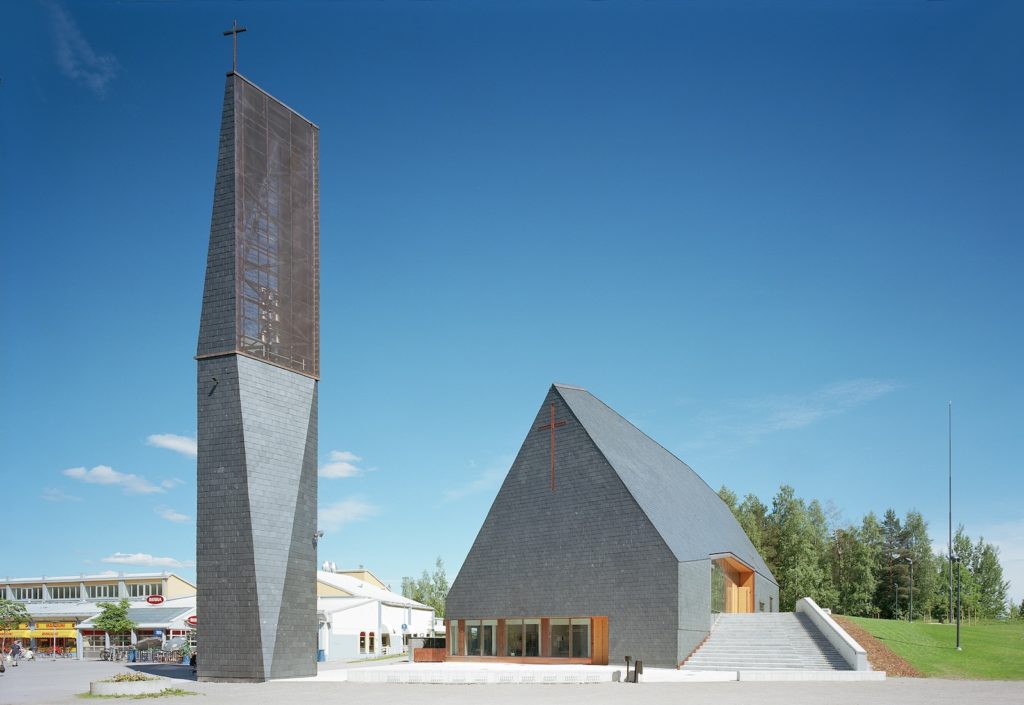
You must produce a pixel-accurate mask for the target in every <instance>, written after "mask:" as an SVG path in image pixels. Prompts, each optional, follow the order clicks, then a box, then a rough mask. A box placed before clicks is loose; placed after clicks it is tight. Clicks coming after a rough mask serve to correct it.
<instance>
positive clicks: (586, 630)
mask: <svg viewBox="0 0 1024 705" xmlns="http://www.w3.org/2000/svg"><path fill="white" fill-rule="evenodd" d="M572 657H573V658H590V620H589V619H574V620H572Z"/></svg>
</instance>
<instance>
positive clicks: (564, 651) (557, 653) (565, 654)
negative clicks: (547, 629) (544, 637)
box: [551, 619, 569, 658]
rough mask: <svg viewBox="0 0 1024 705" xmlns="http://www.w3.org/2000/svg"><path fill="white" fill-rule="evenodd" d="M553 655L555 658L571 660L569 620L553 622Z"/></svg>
mask: <svg viewBox="0 0 1024 705" xmlns="http://www.w3.org/2000/svg"><path fill="white" fill-rule="evenodd" d="M551 655H552V656H553V657H554V658H569V620H568V619H552V620H551Z"/></svg>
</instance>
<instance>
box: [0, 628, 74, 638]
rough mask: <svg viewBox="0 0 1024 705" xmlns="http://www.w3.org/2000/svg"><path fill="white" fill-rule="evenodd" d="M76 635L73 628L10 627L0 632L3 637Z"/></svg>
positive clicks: (69, 636) (63, 636)
mask: <svg viewBox="0 0 1024 705" xmlns="http://www.w3.org/2000/svg"><path fill="white" fill-rule="evenodd" d="M76 636H78V631H76V630H75V629H12V630H10V631H8V632H0V638H3V639H53V638H54V637H56V638H58V639H74V638H75V637H76Z"/></svg>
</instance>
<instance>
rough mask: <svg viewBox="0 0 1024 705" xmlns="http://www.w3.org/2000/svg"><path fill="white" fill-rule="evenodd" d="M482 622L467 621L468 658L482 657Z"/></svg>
mask: <svg viewBox="0 0 1024 705" xmlns="http://www.w3.org/2000/svg"><path fill="white" fill-rule="evenodd" d="M480 642H481V639H480V620H479V619H467V620H466V656H479V655H480Z"/></svg>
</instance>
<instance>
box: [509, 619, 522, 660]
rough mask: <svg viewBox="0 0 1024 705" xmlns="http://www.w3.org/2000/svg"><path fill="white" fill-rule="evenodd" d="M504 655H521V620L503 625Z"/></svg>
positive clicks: (510, 621)
mask: <svg viewBox="0 0 1024 705" xmlns="http://www.w3.org/2000/svg"><path fill="white" fill-rule="evenodd" d="M505 655H506V656H522V655H523V623H522V621H521V620H514V621H513V620H511V619H510V620H508V621H507V622H506V623H505Z"/></svg>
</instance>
